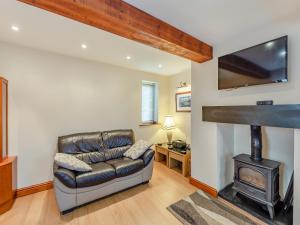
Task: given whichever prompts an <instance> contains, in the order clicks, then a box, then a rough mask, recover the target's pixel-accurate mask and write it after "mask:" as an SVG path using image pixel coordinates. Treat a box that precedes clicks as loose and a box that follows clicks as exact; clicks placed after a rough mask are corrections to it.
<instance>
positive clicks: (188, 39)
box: [18, 0, 212, 63]
mask: <svg viewBox="0 0 300 225" xmlns="http://www.w3.org/2000/svg"><path fill="white" fill-rule="evenodd" d="M18 1H20V2H24V3H27V4H30V5H32V6H35V7H38V8H41V9H45V10H47V11H50V12H53V13H56V14H59V15H62V16H65V17H68V18H70V19H73V20H76V21H79V22H82V23H85V24H88V25H91V26H94V27H97V28H99V29H102V30H105V31H108V32H111V33H114V34H117V35H119V36H122V37H125V38H128V39H130V40H134V41H137V42H140V43H143V44H146V45H149V46H152V47H154V48H158V49H160V50H163V51H166V52H169V53H171V54H174V55H178V56H181V57H184V58H187V59H190V60H192V61H195V62H200V63H201V62H205V61H207V60H210V59H212V47H211V46H209V45H207V44H206V43H204V42H202V41H200V40H198V39H196V38H194V37H192V36H191V35H189V34H186V33H184V32H182V31H180V30H179V29H177V28H175V27H173V26H171V25H169V24H167V23H165V22H163V21H161V20H159V19H157V18H155V17H153V16H151V15H149V14H147V13H145V12H144V11H141V10H139V9H138V8H135V7H134V6H132V5H130V4H128V3H126V2H124V1H121V0H18Z"/></svg>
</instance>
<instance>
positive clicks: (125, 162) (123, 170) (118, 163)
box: [106, 157, 144, 177]
mask: <svg viewBox="0 0 300 225" xmlns="http://www.w3.org/2000/svg"><path fill="white" fill-rule="evenodd" d="M106 163H107V164H110V165H112V166H113V167H114V168H115V170H116V175H117V177H124V176H128V175H130V174H133V173H136V172H138V171H140V170H142V169H143V168H144V161H143V160H142V159H136V160H132V159H129V158H126V157H123V158H120V159H113V160H109V161H106Z"/></svg>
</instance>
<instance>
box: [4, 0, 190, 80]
mask: <svg viewBox="0 0 300 225" xmlns="http://www.w3.org/2000/svg"><path fill="white" fill-rule="evenodd" d="M12 25H17V26H18V27H19V28H20V31H19V32H14V31H12V30H11V26H12ZM0 40H2V41H5V42H10V43H15V44H18V45H23V46H28V47H32V48H36V49H41V50H46V51H51V52H56V53H59V54H64V55H69V56H75V57H79V58H83V59H88V60H94V61H100V62H105V63H109V64H113V65H118V66H122V67H126V68H131V69H136V70H141V71H145V72H151V73H156V74H161V75H173V74H176V73H179V72H182V71H184V70H187V69H189V68H190V66H191V63H190V61H189V60H186V59H183V58H180V57H178V56H175V55H171V54H169V53H166V52H163V51H160V50H157V49H154V48H151V47H148V46H145V45H142V44H139V43H136V42H133V41H130V40H127V39H125V38H121V37H119V36H116V35H113V34H111V33H108V32H105V31H102V30H99V29H96V28H93V27H91V26H87V25H84V24H81V23H78V22H76V21H73V20H70V19H67V18H64V17H61V16H58V15H55V14H52V13H49V12H47V11H44V10H41V9H37V8H34V7H32V6H29V5H25V4H23V3H19V2H17V1H16V0H1V1H0ZM82 43H85V44H86V45H87V46H88V48H87V49H85V50H83V49H81V44H82ZM127 55H130V56H131V57H132V59H131V60H129V61H128V60H126V56H127ZM159 64H162V68H159V67H158V65H159Z"/></svg>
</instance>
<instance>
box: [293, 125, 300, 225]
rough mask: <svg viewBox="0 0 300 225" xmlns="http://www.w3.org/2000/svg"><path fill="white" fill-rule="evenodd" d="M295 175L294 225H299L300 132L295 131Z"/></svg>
mask: <svg viewBox="0 0 300 225" xmlns="http://www.w3.org/2000/svg"><path fill="white" fill-rule="evenodd" d="M294 137H295V158H294V160H295V161H294V165H295V174H294V179H295V180H294V182H295V184H294V195H295V196H294V212H296V213H294V224H295V225H297V224H299V223H300V213H299V212H300V192H299V190H300V163H299V159H300V130H295V133H294Z"/></svg>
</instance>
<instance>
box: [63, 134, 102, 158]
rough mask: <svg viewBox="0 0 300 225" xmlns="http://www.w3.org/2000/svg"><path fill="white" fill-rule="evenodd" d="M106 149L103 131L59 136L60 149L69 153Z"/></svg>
mask: <svg viewBox="0 0 300 225" xmlns="http://www.w3.org/2000/svg"><path fill="white" fill-rule="evenodd" d="M103 149H104V146H103V141H102V135H101V132H91V133H79V134H71V135H66V136H62V137H58V151H59V152H62V153H67V154H80V153H88V152H97V151H101V150H103Z"/></svg>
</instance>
